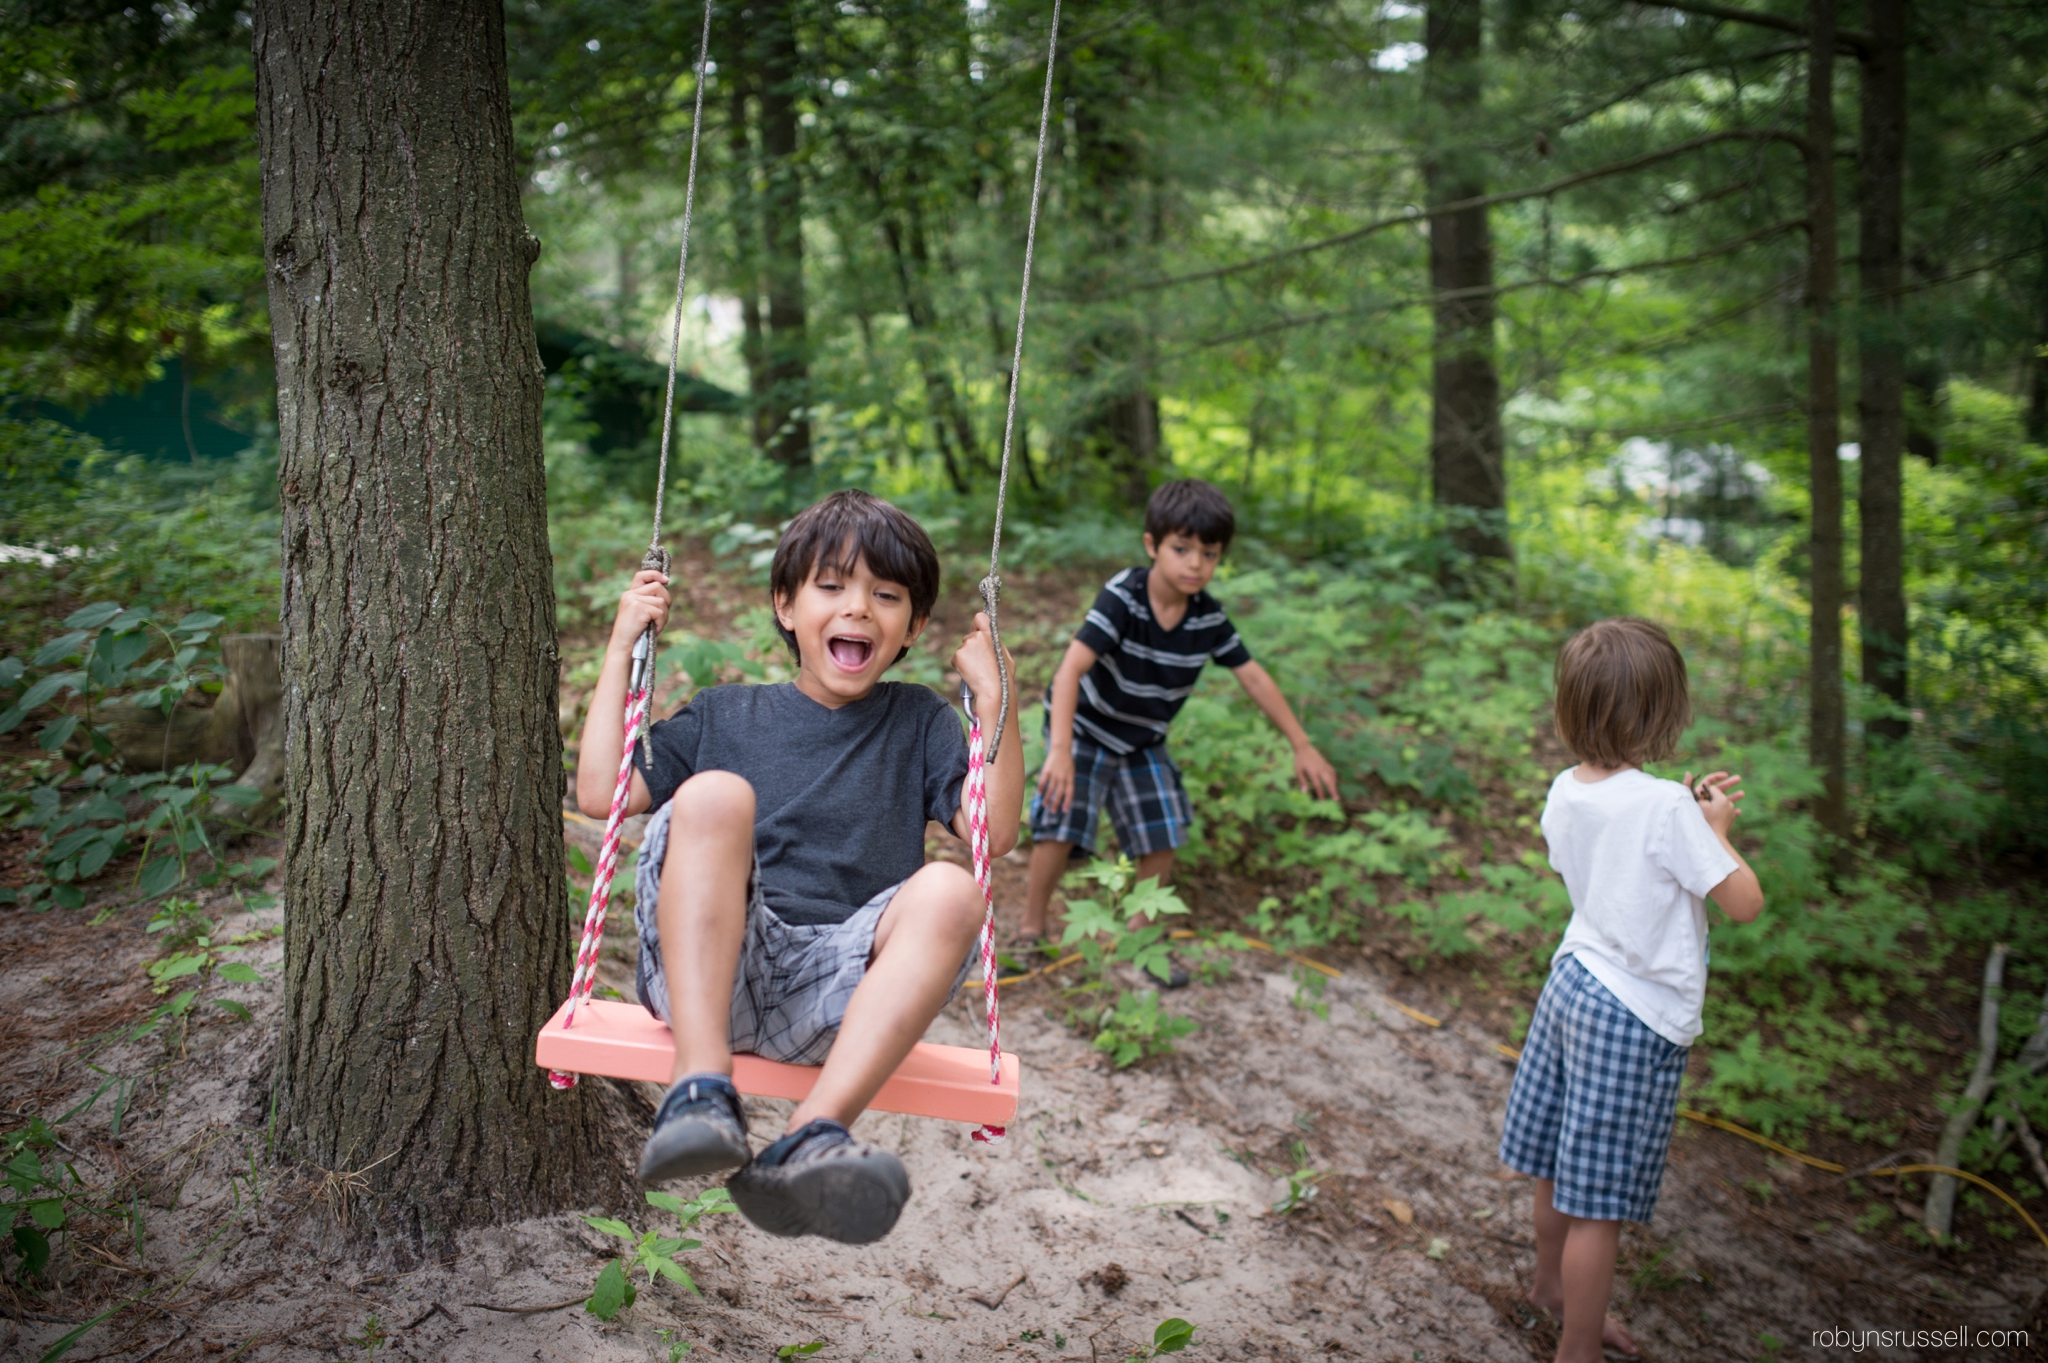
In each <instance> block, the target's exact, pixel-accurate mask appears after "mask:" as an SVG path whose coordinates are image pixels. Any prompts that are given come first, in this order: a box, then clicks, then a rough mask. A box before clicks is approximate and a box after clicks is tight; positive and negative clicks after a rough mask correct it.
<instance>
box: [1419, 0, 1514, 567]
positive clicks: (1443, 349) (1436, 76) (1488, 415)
mask: <svg viewBox="0 0 2048 1363" xmlns="http://www.w3.org/2000/svg"><path fill="white" fill-rule="evenodd" d="M1480 17H1481V5H1480V0H1430V4H1429V13H1428V18H1427V20H1426V21H1425V22H1426V35H1427V38H1428V44H1429V66H1428V70H1427V73H1426V75H1427V82H1428V83H1427V85H1426V87H1425V88H1426V90H1427V99H1428V102H1429V107H1430V117H1431V122H1432V127H1431V130H1430V150H1429V158H1428V162H1427V164H1426V165H1425V166H1424V168H1423V169H1424V178H1425V180H1426V181H1427V183H1428V192H1429V201H1430V202H1431V203H1432V204H1443V203H1455V202H1457V201H1459V200H1461V199H1471V198H1477V197H1478V196H1480V195H1482V194H1484V193H1485V192H1486V177H1485V175H1484V173H1483V168H1482V166H1481V163H1480V155H1481V153H1480V152H1479V151H1478V150H1477V143H1478V141H1479V128H1478V126H1477V125H1478V122H1479V115H1480V105H1481V84H1480V56H1481V50H1482V43H1483V41H1484V38H1483V35H1482V33H1481V29H1480ZM1429 282H1430V289H1431V291H1432V292H1433V293H1435V294H1437V295H1438V296H1439V301H1438V302H1437V304H1436V306H1435V321H1436V340H1435V346H1434V351H1433V354H1432V357H1431V370H1432V379H1431V396H1432V406H1431V411H1430V423H1429V466H1430V484H1431V488H1432V490H1433V492H1434V495H1435V499H1436V504H1437V506H1438V507H1440V508H1443V509H1446V510H1450V511H1453V512H1454V513H1455V514H1457V515H1458V516H1460V517H1461V520H1460V523H1459V524H1458V525H1456V526H1455V527H1454V529H1453V536H1454V539H1455V541H1456V543H1457V544H1458V547H1459V548H1461V549H1463V550H1464V551H1465V552H1467V553H1469V554H1473V555H1475V556H1477V557H1480V558H1490V559H1506V558H1509V557H1510V556H1511V554H1512V549H1511V548H1510V546H1509V544H1508V539H1507V528H1506V525H1505V515H1506V511H1507V504H1508V485H1507V469H1506V465H1505V463H1504V461H1503V457H1502V443H1503V442H1502V439H1501V426H1500V376H1499V374H1498V372H1497V371H1496V370H1495V368H1494V336H1493V329H1494V327H1493V324H1494V297H1493V293H1492V289H1493V238H1492V234H1491V232H1490V229H1489V226H1488V223H1487V213H1486V210H1485V209H1484V208H1466V209H1460V210H1458V211H1456V212H1453V213H1437V214H1433V215H1431V217H1430V220H1429ZM1452 293H1456V294H1457V295H1458V296H1456V297H1444V295H1446V294H1452Z"/></svg>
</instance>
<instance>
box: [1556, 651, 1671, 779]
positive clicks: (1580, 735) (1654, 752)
mask: <svg viewBox="0 0 2048 1363" xmlns="http://www.w3.org/2000/svg"><path fill="white" fill-rule="evenodd" d="M1555 714H1556V716H1557V736H1558V737H1559V738H1561V739H1563V740H1564V743H1565V746H1566V747H1568V748H1570V749H1571V750H1572V751H1573V752H1574V753H1576V754H1578V757H1579V760H1580V761H1582V762H1591V763H1593V764H1595V765H1596V766H1602V767H1632V766H1636V765H1638V764H1640V763H1642V762H1645V761H1656V760H1658V759H1660V758H1665V757H1669V756H1671V753H1672V750H1673V749H1674V748H1676V747H1677V746H1678V736H1679V735H1680V734H1682V733H1684V732H1685V727H1686V725H1688V724H1690V723H1692V700H1691V697H1690V696H1689V695H1688V694H1687V692H1686V682H1685V659H1684V658H1683V657H1682V656H1680V654H1679V652H1678V646H1677V645H1676V644H1673V643H1672V642H1671V636H1670V635H1668V634H1666V633H1665V632H1664V631H1663V630H1662V629H1661V628H1659V627H1658V626H1656V625H1653V624H1651V623H1650V622H1649V621H1648V620H1637V619H1635V618H1633V617H1631V616H1625V615H1624V616H1617V617H1615V618H1614V619H1612V620H1596V621H1594V622H1593V623H1592V624H1590V625H1588V626H1586V627H1585V628H1584V629H1582V630H1580V631H1579V632H1578V633H1577V634H1574V635H1573V636H1572V637H1571V638H1569V639H1567V640H1565V645H1564V647H1563V648H1562V649H1559V650H1558V654H1557V701H1556V706H1555Z"/></svg>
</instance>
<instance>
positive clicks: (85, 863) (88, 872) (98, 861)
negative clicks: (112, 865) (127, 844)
mask: <svg viewBox="0 0 2048 1363" xmlns="http://www.w3.org/2000/svg"><path fill="white" fill-rule="evenodd" d="M120 845H121V844H120V842H119V841H118V840H117V841H114V842H107V841H106V840H104V839H102V840H101V841H99V842H96V843H94V844H93V845H92V846H90V847H88V848H86V849H85V851H83V852H82V853H80V854H79V857H78V874H79V876H80V878H82V879H83V878H90V877H92V876H96V875H98V874H99V872H100V868H102V867H104V866H105V865H106V864H107V863H108V862H110V861H112V860H113V859H114V849H115V848H116V847H119V846H120Z"/></svg>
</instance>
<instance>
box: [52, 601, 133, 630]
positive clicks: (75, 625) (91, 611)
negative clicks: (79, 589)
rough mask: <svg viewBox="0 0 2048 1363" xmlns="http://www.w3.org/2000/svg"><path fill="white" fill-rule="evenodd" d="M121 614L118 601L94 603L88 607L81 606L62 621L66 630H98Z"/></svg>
mask: <svg viewBox="0 0 2048 1363" xmlns="http://www.w3.org/2000/svg"><path fill="white" fill-rule="evenodd" d="M120 613H121V603H120V602H118V601H95V602H93V603H92V604H91V605H90V606H81V607H79V608H78V609H77V610H75V611H73V612H71V614H70V615H68V616H66V617H65V619H64V628H66V629H98V628H99V627H100V626H101V625H104V624H106V623H107V621H109V620H111V619H113V618H114V617H115V616H117V615H119V614H120Z"/></svg>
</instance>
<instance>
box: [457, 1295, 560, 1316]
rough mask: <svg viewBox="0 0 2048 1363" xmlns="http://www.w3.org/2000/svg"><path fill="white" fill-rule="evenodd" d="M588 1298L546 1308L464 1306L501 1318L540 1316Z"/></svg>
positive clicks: (480, 1303)
mask: <svg viewBox="0 0 2048 1363" xmlns="http://www.w3.org/2000/svg"><path fill="white" fill-rule="evenodd" d="M589 1300H590V1298H589V1297H588V1296H582V1297H571V1298H569V1300H567V1301H558V1302H550V1303H549V1304H548V1305H546V1306H493V1305H491V1304H490V1303H489V1302H487V1301H466V1302H464V1303H462V1304H463V1305H464V1306H474V1307H475V1308H476V1309H477V1310H479V1311H496V1312H497V1313H498V1314H499V1315H501V1316H538V1315H541V1314H542V1313H544V1312H547V1311H560V1310H562V1309H563V1308H564V1307H569V1306H581V1305H583V1303H585V1302H587V1301H589Z"/></svg>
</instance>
